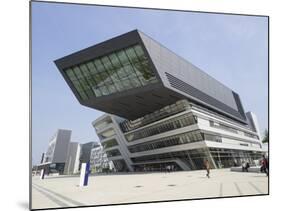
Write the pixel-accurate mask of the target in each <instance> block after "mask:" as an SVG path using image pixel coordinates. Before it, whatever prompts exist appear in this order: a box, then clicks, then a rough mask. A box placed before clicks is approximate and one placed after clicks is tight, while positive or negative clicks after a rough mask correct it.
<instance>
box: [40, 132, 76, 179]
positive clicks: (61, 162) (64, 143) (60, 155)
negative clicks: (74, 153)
mask: <svg viewBox="0 0 281 211" xmlns="http://www.w3.org/2000/svg"><path fill="white" fill-rule="evenodd" d="M70 139H71V130H65V129H59V130H57V132H56V133H55V134H54V135H53V137H52V138H51V139H50V141H49V145H48V149H47V151H46V153H44V155H43V162H42V163H41V164H40V165H39V166H38V167H39V169H40V168H45V169H46V173H59V174H62V173H63V172H64V166H65V163H66V160H67V152H68V147H69V143H70Z"/></svg>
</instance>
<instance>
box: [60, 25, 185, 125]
mask: <svg viewBox="0 0 281 211" xmlns="http://www.w3.org/2000/svg"><path fill="white" fill-rule="evenodd" d="M135 44H139V45H140V46H141V47H142V48H143V50H144V53H145V55H146V57H147V58H148V62H149V65H150V66H151V71H153V73H154V74H155V76H156V78H157V82H156V83H153V84H147V85H145V86H142V87H137V88H133V89H129V90H125V91H122V92H117V93H114V94H110V95H106V96H101V97H92V98H90V99H87V100H82V99H81V97H80V96H79V93H78V92H77V90H76V89H75V87H74V86H73V84H72V82H71V81H70V79H69V78H68V76H67V75H66V72H65V70H66V69H67V68H69V67H73V66H75V65H78V64H81V63H83V62H87V61H89V60H92V59H95V58H99V57H101V56H104V55H107V54H110V53H112V52H114V51H117V50H120V49H124V48H127V47H130V46H132V45H135ZM55 64H56V66H57V67H58V69H59V70H60V72H61V74H62V76H63V77H64V79H65V81H66V82H67V84H68V86H69V87H70V88H71V90H72V92H73V93H74V95H75V97H76V98H77V100H78V101H79V102H80V103H81V104H82V105H84V106H87V107H90V108H95V109H98V110H101V111H104V112H107V113H111V114H115V115H117V116H120V117H123V118H126V119H130V120H133V119H136V118H139V117H142V116H144V115H146V114H148V113H151V112H153V111H155V110H157V109H161V108H162V107H164V106H166V105H169V104H172V103H174V102H175V101H176V100H179V99H180V98H178V97H177V93H174V92H171V90H169V89H167V88H165V87H164V86H163V84H162V82H161V78H160V77H159V75H158V73H157V71H156V70H155V68H154V66H153V63H152V61H151V59H150V57H149V55H148V54H147V51H146V49H145V47H144V46H143V42H142V40H141V38H140V36H139V32H138V31H137V30H134V31H131V32H128V33H126V34H123V35H121V36H118V37H115V38H112V39H110V40H107V41H105V42H102V43H100V44H97V45H94V46H92V47H89V48H86V49H84V50H81V51H78V52H76V53H73V54H71V55H69V56H65V57H63V58H61V59H58V60H56V61H55Z"/></svg>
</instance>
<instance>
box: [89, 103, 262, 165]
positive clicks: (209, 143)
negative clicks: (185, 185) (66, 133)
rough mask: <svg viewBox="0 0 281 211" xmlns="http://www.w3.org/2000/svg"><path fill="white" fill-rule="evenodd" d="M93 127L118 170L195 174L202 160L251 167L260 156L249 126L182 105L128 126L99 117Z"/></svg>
mask: <svg viewBox="0 0 281 211" xmlns="http://www.w3.org/2000/svg"><path fill="white" fill-rule="evenodd" d="M256 124H257V122H256ZM93 126H94V128H95V129H96V132H97V134H98V136H99V138H100V141H101V143H102V145H103V146H104V148H105V152H106V153H107V156H108V159H109V160H112V161H113V163H114V165H115V167H116V168H117V170H119V171H138V170H139V171H149V170H151V171H155V170H164V169H165V168H166V167H167V166H168V165H169V166H173V168H174V169H175V170H196V169H202V168H203V161H204V160H205V159H208V160H209V161H210V163H211V165H212V167H213V168H224V167H230V166H233V165H240V164H241V163H242V162H243V161H247V162H250V163H254V160H256V159H259V158H260V156H261V153H262V145H261V140H260V137H259V134H258V132H256V131H254V130H253V129H252V128H251V127H250V126H247V125H244V124H241V123H239V122H236V121H234V120H232V119H230V118H227V117H225V116H223V115H221V114H218V113H215V112H214V111H211V110H208V109H206V108H205V107H202V106H199V105H196V104H194V103H191V102H189V101H187V100H181V101H178V102H177V103H176V104H173V105H170V106H166V107H164V108H163V109H161V110H158V111H155V112H154V113H152V114H149V115H146V116H144V117H143V118H140V119H137V120H134V121H128V120H124V119H121V118H119V117H116V116H114V115H110V114H105V115H103V116H102V117H100V118H99V119H97V120H96V121H94V122H93Z"/></svg>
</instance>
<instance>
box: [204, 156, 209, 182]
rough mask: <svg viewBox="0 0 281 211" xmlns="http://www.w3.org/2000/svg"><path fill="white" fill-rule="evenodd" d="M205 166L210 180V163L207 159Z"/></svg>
mask: <svg viewBox="0 0 281 211" xmlns="http://www.w3.org/2000/svg"><path fill="white" fill-rule="evenodd" d="M204 166H205V168H206V171H207V174H206V176H207V177H208V178H210V163H209V161H208V160H207V159H206V160H205V162H204Z"/></svg>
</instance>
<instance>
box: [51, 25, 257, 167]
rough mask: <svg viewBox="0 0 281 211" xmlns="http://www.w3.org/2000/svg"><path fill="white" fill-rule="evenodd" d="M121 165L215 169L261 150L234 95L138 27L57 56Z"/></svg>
mask: <svg viewBox="0 0 281 211" xmlns="http://www.w3.org/2000/svg"><path fill="white" fill-rule="evenodd" d="M55 63H56V65H57V67H58V68H59V70H60V72H61V74H62V75H63V77H64V79H65V81H66V82H67V84H68V85H69V87H70V88H71V90H72V91H73V93H74V94H75V96H76V98H77V99H78V101H79V102H80V103H81V104H82V105H85V106H88V107H91V108H94V109H98V110H101V111H104V112H106V113H108V114H106V115H105V116H102V117H101V118H99V119H98V120H96V121H94V122H93V126H94V127H95V129H96V132H97V134H98V135H99V137H100V140H101V142H102V145H103V147H104V148H105V150H106V153H107V155H108V157H109V159H110V160H112V161H113V162H114V165H115V167H116V168H117V169H118V170H120V171H133V170H151V169H152V170H156V169H161V168H165V167H166V166H168V165H170V166H173V167H174V168H176V169H179V170H180V169H182V170H190V169H200V168H202V167H203V160H204V159H206V158H209V160H210V161H211V165H212V166H213V167H215V168H219V167H228V166H231V165H233V163H234V162H235V163H237V164H239V163H241V162H242V161H249V162H253V160H254V159H257V158H258V157H259V156H260V154H261V143H260V140H259V134H258V133H259V130H258V125H257V119H256V118H255V117H254V115H253V114H252V113H248V114H247V116H246V115H245V112H244V109H243V106H242V103H241V100H240V98H239V95H238V94H237V93H235V92H234V91H233V90H231V89H229V88H228V87H226V86H225V85H223V84H222V83H220V82H219V81H217V80H215V79H214V78H212V77H211V76H209V75H208V74H206V73H204V72H203V71H202V70H200V69H199V68H197V67H196V66H194V65H193V64H191V63H189V62H188V61H186V60H185V59H183V58H181V57H179V56H177V55H176V54H175V53H173V52H172V51H170V50H169V49H167V48H165V47H164V46H162V45H161V44H159V43H158V42H156V41H155V40H153V39H151V38H150V37H148V36H147V35H145V34H143V33H142V32H139V31H137V30H134V31H131V32H128V33H126V34H123V35H121V36H118V37H115V38H113V39H110V40H107V41H105V42H102V43H100V44H97V45H94V46H92V47H89V48H87V49H84V50H81V51H79V52H76V53H74V54H71V55H69V56H66V57H64V58H61V59H59V60H56V61H55Z"/></svg>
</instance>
